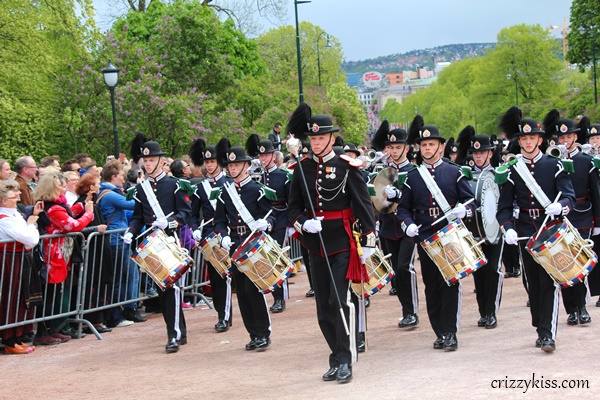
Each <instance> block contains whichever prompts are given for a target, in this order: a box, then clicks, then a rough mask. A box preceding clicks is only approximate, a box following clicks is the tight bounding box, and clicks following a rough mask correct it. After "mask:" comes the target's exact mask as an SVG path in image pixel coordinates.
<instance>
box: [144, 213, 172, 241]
mask: <svg viewBox="0 0 600 400" xmlns="http://www.w3.org/2000/svg"><path fill="white" fill-rule="evenodd" d="M171 215H173V212H170V213H169V214H168V215H165V218H169V217H170V216H171ZM152 229H154V227H153V226H152V225H150V228H148V229H146V230H145V231H144V232H142V233H140V234H139V235H138V236H137V237H136V238H135V240H138V239H139V238H141V237H142V236H144V235H145V234H146V233H148V232H150V231H151V230H152Z"/></svg>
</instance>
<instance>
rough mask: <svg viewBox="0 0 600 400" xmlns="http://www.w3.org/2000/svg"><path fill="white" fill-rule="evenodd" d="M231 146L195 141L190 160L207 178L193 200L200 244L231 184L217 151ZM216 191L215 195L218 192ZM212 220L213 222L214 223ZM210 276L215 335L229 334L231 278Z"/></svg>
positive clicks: (224, 141)
mask: <svg viewBox="0 0 600 400" xmlns="http://www.w3.org/2000/svg"><path fill="white" fill-rule="evenodd" d="M227 143H228V141H227V139H221V141H219V143H218V144H217V146H216V147H215V146H207V145H206V142H205V141H204V139H196V140H195V141H194V142H193V143H192V146H191V148H190V158H191V159H192V162H193V163H194V165H195V166H204V170H205V172H206V178H205V179H204V180H202V181H201V183H200V184H199V185H197V187H196V191H195V192H194V195H193V196H192V221H193V224H192V226H193V227H194V228H195V230H194V239H195V240H197V241H200V240H202V239H204V238H206V237H208V236H209V235H210V234H211V233H213V232H214V230H215V223H214V216H215V208H216V207H217V199H216V193H219V190H218V189H219V188H221V187H222V186H223V184H224V183H225V182H232V180H231V178H229V177H228V176H226V175H225V173H224V172H223V165H224V159H223V157H222V158H221V159H219V158H218V157H217V154H221V153H222V154H223V156H224V152H223V151H217V149H220V148H221V147H222V146H224V145H226V144H227ZM215 189H216V191H215ZM211 220H212V221H211ZM208 275H209V278H210V287H211V290H212V300H213V306H214V307H215V310H216V311H217V316H218V320H217V323H216V324H215V331H217V332H226V331H227V330H229V327H231V276H227V277H225V278H223V277H222V276H221V274H219V272H218V271H217V270H216V269H215V268H214V267H213V266H209V268H208Z"/></svg>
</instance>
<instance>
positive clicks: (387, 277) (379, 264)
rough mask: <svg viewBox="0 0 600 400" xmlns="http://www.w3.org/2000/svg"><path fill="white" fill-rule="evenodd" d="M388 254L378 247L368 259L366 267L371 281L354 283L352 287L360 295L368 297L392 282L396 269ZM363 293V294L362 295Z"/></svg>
mask: <svg viewBox="0 0 600 400" xmlns="http://www.w3.org/2000/svg"><path fill="white" fill-rule="evenodd" d="M388 258H389V255H388V256H385V255H384V254H383V251H381V249H379V248H376V249H375V252H374V253H373V254H372V255H371V257H370V258H369V259H368V260H367V261H366V263H365V267H366V268H367V273H368V275H369V281H368V282H363V283H352V284H351V285H350V287H351V288H352V291H353V292H354V294H355V295H357V296H358V297H363V298H365V299H366V298H367V297H370V296H373V295H374V294H375V293H377V292H379V291H380V290H381V289H383V287H384V286H385V285H387V284H388V283H390V281H391V280H392V278H393V277H394V270H393V269H392V266H391V265H390V263H389V261H388V260H387V259H388ZM361 293H362V296H361Z"/></svg>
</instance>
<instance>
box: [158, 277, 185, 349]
mask: <svg viewBox="0 0 600 400" xmlns="http://www.w3.org/2000/svg"><path fill="white" fill-rule="evenodd" d="M158 297H159V299H160V308H161V311H162V315H163V318H164V320H165V324H166V327H167V336H168V337H169V339H173V338H175V339H177V340H180V339H182V338H185V337H187V330H186V327H185V317H184V316H183V308H181V303H182V300H183V291H182V290H181V289H180V288H179V286H177V285H174V286H173V287H172V288H169V289H166V290H164V291H161V290H159V291H158Z"/></svg>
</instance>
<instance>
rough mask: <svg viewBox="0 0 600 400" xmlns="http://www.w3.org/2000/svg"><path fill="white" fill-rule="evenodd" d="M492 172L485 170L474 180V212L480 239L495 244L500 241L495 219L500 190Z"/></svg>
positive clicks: (498, 227) (497, 224)
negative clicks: (475, 208)
mask: <svg viewBox="0 0 600 400" xmlns="http://www.w3.org/2000/svg"><path fill="white" fill-rule="evenodd" d="M494 179H495V177H494V171H493V170H491V169H486V170H484V171H482V172H481V174H479V176H478V178H477V179H476V180H475V187H474V190H473V192H474V193H475V200H476V204H477V212H475V218H474V219H475V228H476V230H477V234H478V235H479V237H480V238H481V239H486V240H487V242H488V243H491V244H496V243H498V240H499V239H500V224H499V223H498V220H497V219H496V212H497V211H498V200H499V199H500V188H499V187H498V185H497V184H496V182H495V180H494Z"/></svg>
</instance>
